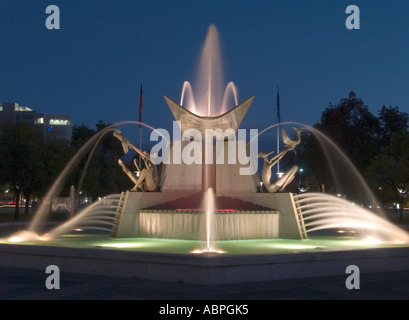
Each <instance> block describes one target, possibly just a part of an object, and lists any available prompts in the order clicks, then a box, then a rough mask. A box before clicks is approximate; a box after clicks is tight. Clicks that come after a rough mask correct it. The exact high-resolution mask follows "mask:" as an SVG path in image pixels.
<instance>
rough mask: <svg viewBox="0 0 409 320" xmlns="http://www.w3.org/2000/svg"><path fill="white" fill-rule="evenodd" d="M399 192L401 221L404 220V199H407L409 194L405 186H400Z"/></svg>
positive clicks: (398, 187)
mask: <svg viewBox="0 0 409 320" xmlns="http://www.w3.org/2000/svg"><path fill="white" fill-rule="evenodd" d="M396 189H398V192H399V195H400V197H399V219H400V221H402V220H403V204H404V199H405V198H406V194H407V193H408V189H407V188H406V186H405V185H404V184H400V185H398V186H397V187H396Z"/></svg>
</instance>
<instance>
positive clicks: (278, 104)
mask: <svg viewBox="0 0 409 320" xmlns="http://www.w3.org/2000/svg"><path fill="white" fill-rule="evenodd" d="M279 153H280V82H279V80H277V154H279ZM277 175H278V177H279V178H280V161H278V162H277Z"/></svg>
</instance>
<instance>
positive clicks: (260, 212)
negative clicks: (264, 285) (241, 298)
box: [0, 25, 409, 284]
mask: <svg viewBox="0 0 409 320" xmlns="http://www.w3.org/2000/svg"><path fill="white" fill-rule="evenodd" d="M218 47H219V44H218V34H217V29H216V28H215V27H214V26H213V25H212V26H210V27H209V31H208V36H207V38H206V42H205V45H204V49H203V55H202V58H201V61H202V63H201V65H200V69H199V80H198V88H199V89H198V92H197V93H196V92H194V91H193V87H192V86H191V84H190V83H189V82H185V83H184V84H183V88H182V97H181V100H180V104H177V103H176V102H175V101H173V100H172V99H170V98H168V97H165V101H166V103H167V104H168V106H169V108H170V110H171V112H172V113H173V115H174V117H175V120H176V121H174V124H173V131H174V132H173V137H174V139H173V141H171V139H170V137H169V135H168V134H167V133H166V132H163V131H161V130H160V129H155V128H152V127H150V126H148V125H146V124H142V123H139V122H137V121H126V122H122V123H117V124H114V125H112V126H109V127H107V128H106V129H104V130H102V131H101V132H100V133H98V134H97V135H96V136H94V137H93V138H91V140H90V141H89V142H87V144H86V145H84V146H83V148H81V149H80V151H79V152H78V154H77V155H76V156H75V157H74V158H73V159H72V160H71V161H70V162H69V164H68V165H67V167H66V168H65V169H64V171H63V172H62V173H61V175H60V176H59V177H58V179H57V180H56V182H55V183H54V184H53V186H52V188H51V189H50V191H49V193H48V194H47V196H46V199H52V198H53V197H55V196H56V195H57V193H58V191H59V189H60V185H61V183H62V181H63V180H64V178H65V177H66V175H67V173H68V172H69V170H70V169H71V168H72V167H73V166H74V165H75V162H76V161H77V160H78V159H79V158H80V157H82V156H83V155H84V154H85V152H86V150H88V149H89V148H91V147H93V148H95V146H96V145H97V144H98V143H99V141H100V140H101V139H102V138H103V137H104V136H105V135H106V134H113V135H114V136H115V137H116V138H117V139H118V140H119V142H118V143H121V144H122V147H123V150H124V154H127V153H128V152H130V151H131V152H135V153H136V154H138V155H139V156H140V157H141V158H142V159H143V162H144V166H143V167H139V166H138V164H137V163H136V161H134V165H135V167H136V169H137V171H138V173H139V175H138V176H136V175H135V174H134V173H133V170H130V169H129V168H127V167H126V166H125V164H124V162H123V161H122V160H121V159H119V160H118V164H119V165H120V166H121V167H122V169H123V171H124V173H125V174H126V175H128V177H129V178H130V179H131V181H132V182H133V183H134V187H133V188H132V189H131V190H128V191H124V192H121V193H120V194H114V195H109V196H106V197H105V198H103V199H102V200H101V201H98V202H96V203H94V204H93V205H91V206H89V207H87V208H85V209H83V210H82V211H80V212H79V213H77V214H76V215H75V216H74V217H72V218H70V219H69V220H67V221H66V222H65V223H62V224H61V225H59V226H57V227H55V228H53V229H51V230H49V231H46V232H42V229H41V227H42V222H43V221H44V220H45V219H46V215H47V212H48V211H49V210H48V209H49V208H48V207H47V204H44V205H43V206H42V207H40V209H39V210H38V213H37V215H36V217H35V219H34V220H33V222H32V223H31V224H30V226H29V228H28V229H27V230H23V231H20V232H18V233H15V234H12V235H11V236H9V237H8V238H7V239H5V240H4V241H2V243H0V252H1V255H2V257H3V258H2V260H1V263H0V265H5V266H16V267H32V268H45V266H46V265H48V264H56V265H60V266H61V267H64V270H66V271H67V272H68V271H70V272H83V273H87V272H90V273H99V274H109V275H118V276H119V275H121V276H135V277H141V278H145V279H156V280H169V281H186V282H193V283H204V284H220V283H232V282H247V281H263V280H273V279H286V278H294V277H307V276H320V275H331V274H341V273H344V271H345V267H346V266H347V265H349V264H356V265H359V266H360V267H362V268H363V269H364V270H365V271H372V272H373V271H380V270H381V271H382V270H392V269H393V270H398V269H399V268H401V269H403V268H405V270H406V269H409V251H408V248H407V245H408V243H409V235H408V234H407V233H406V232H405V231H404V230H402V229H400V228H398V227H397V226H395V225H393V224H391V223H389V222H388V221H387V220H385V219H384V218H382V217H380V216H378V215H376V214H374V213H373V212H371V211H369V210H366V209H364V208H361V207H358V206H353V205H352V204H351V202H350V201H348V200H345V199H341V198H338V197H336V196H331V195H329V194H323V193H319V194H317V193H303V194H299V195H295V194H293V193H290V192H285V188H286V187H287V186H288V185H289V184H290V183H291V181H292V180H293V179H294V176H295V174H296V172H297V171H298V167H297V166H296V165H294V166H292V167H291V168H290V169H289V170H288V171H287V172H286V173H285V174H284V175H283V176H282V177H281V178H279V179H277V180H276V181H272V180H271V178H272V175H271V170H272V168H273V166H274V165H276V164H277V162H278V161H280V160H281V159H283V158H284V157H285V156H286V154H287V153H288V152H291V151H294V150H295V149H296V148H297V145H298V144H299V143H300V139H301V130H305V129H311V128H308V126H305V125H300V124H292V125H293V130H294V131H295V133H296V136H295V138H293V139H290V138H289V136H287V132H286V131H285V129H284V128H282V137H283V143H284V148H283V149H282V150H281V152H279V153H278V154H276V155H272V154H273V153H274V152H262V151H260V152H258V143H257V141H258V137H260V135H261V134H262V133H264V132H267V131H268V130H270V129H272V128H274V129H275V128H276V125H273V126H271V127H268V128H266V129H265V130H263V131H261V132H260V133H259V132H258V130H250V133H249V135H250V140H249V141H247V140H246V139H247V136H248V132H247V131H244V132H243V130H242V129H240V124H241V122H242V120H243V118H244V116H245V114H246V113H247V111H248V110H249V108H250V106H251V104H252V102H253V98H254V97H249V98H248V99H246V100H244V101H243V102H242V103H240V104H239V103H238V97H237V89H236V87H235V85H234V83H233V82H229V83H228V84H227V86H226V88H225V90H224V92H222V90H221V89H220V88H222V86H223V81H222V76H221V72H220V70H221V59H220V55H219V49H218ZM230 101H233V103H234V106H235V107H234V108H231V106H229V102H230ZM126 124H138V125H144V126H145V127H148V128H150V129H151V130H152V134H151V138H152V137H154V139H156V141H159V140H160V139H159V137H160V138H161V140H162V141H161V142H158V144H157V145H155V147H153V148H152V150H151V152H147V151H142V150H140V149H139V148H137V147H135V146H134V145H133V144H132V143H131V142H130V140H128V139H127V138H126V137H125V136H124V135H123V134H122V132H121V131H120V130H119V128H120V127H121V126H123V125H126ZM317 134H318V133H317ZM159 154H161V156H159ZM338 156H339V155H338ZM257 158H261V159H263V161H264V163H263V169H262V172H261V177H260V176H259V172H258V170H257V169H258V168H257V166H258V161H257ZM89 159H90V158H89ZM345 161H346V160H345ZM87 163H88V161H87ZM352 168H353V166H352ZM354 170H355V169H352V171H354ZM354 174H355V175H358V176H359V177H360V175H359V173H358V172H355V171H354ZM81 179H83V177H82V178H81ZM359 179H361V178H359ZM360 183H363V182H362V181H361V180H360ZM362 190H363V192H367V190H366V189H365V190H364V188H362ZM322 229H334V230H337V231H338V232H341V231H345V232H349V233H350V234H351V235H353V236H352V237H349V238H347V239H346V238H345V236H344V235H343V234H342V237H338V238H333V237H331V238H320V237H310V236H309V234H314V232H317V231H318V230H322ZM77 230H94V233H85V234H84V233H79V231H78V232H77ZM95 230H96V231H95ZM101 232H104V233H101ZM17 244H18V245H17ZM114 249H116V250H114ZM385 257H387V258H388V259H387V260H388V262H387V263H385Z"/></svg>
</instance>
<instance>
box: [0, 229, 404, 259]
mask: <svg viewBox="0 0 409 320" xmlns="http://www.w3.org/2000/svg"><path fill="white" fill-rule="evenodd" d="M0 243H9V242H8V241H7V239H6V238H3V239H0ZM20 244H24V245H42V246H58V247H74V248H94V249H107V250H125V251H140V252H155V253H174V254H189V253H191V252H192V251H194V250H198V249H199V250H200V249H204V248H205V247H206V242H205V241H191V240H173V239H152V238H112V237H109V236H107V235H101V234H81V233H78V234H68V235H64V236H62V237H60V238H58V239H55V240H48V241H27V242H21V243H20ZM399 246H407V244H406V245H405V244H401V245H400V244H388V243H374V242H368V241H362V240H359V239H357V238H354V237H346V236H344V237H343V236H320V235H318V236H310V238H309V239H308V240H292V239H262V240H234V241H217V242H216V243H215V244H214V248H215V249H218V250H222V251H224V254H226V255H241V254H243V255H244V254H245V255H249V254H282V253H291V254H294V253H301V252H323V251H336V250H354V249H367V248H382V247H399Z"/></svg>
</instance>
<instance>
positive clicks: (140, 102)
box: [139, 80, 143, 128]
mask: <svg viewBox="0 0 409 320" xmlns="http://www.w3.org/2000/svg"><path fill="white" fill-rule="evenodd" d="M142 105H143V91H142V80H141V92H140V96H139V122H142ZM139 128H142V125H141V124H139Z"/></svg>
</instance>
